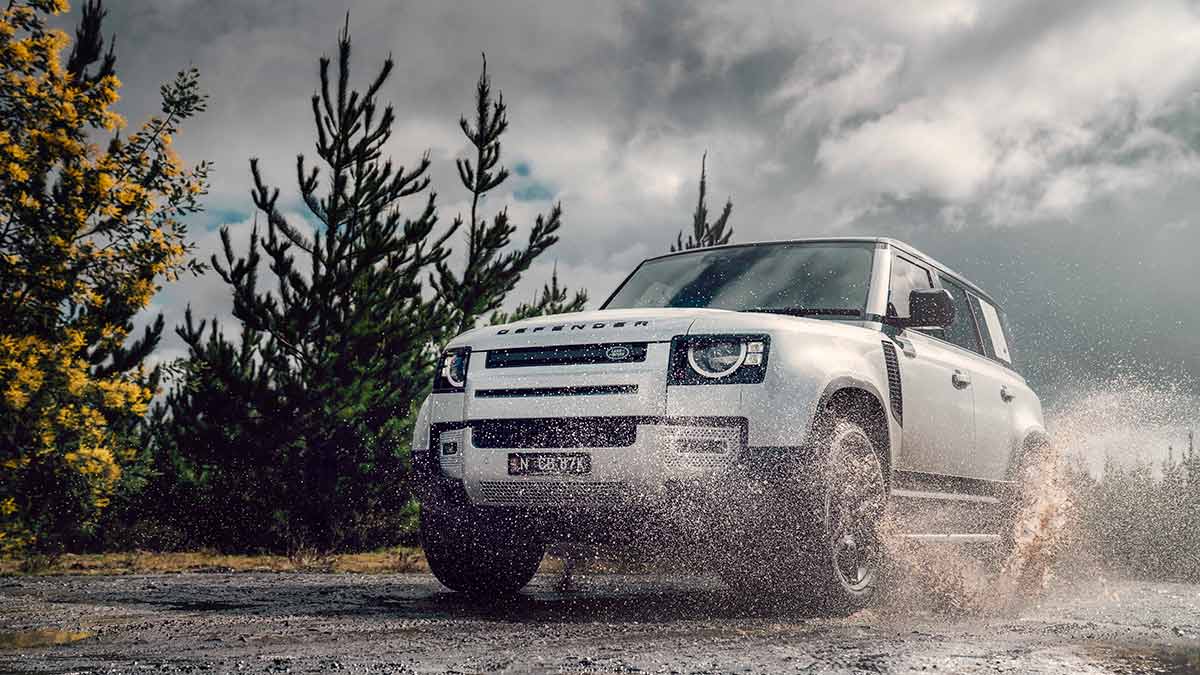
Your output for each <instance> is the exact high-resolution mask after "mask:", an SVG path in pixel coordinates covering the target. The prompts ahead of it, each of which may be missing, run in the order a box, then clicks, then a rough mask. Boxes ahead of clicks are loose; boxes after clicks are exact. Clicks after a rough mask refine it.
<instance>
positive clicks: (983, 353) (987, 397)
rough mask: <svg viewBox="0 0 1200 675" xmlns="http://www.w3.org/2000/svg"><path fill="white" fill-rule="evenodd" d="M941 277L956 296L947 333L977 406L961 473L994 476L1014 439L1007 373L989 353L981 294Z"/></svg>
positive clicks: (1001, 470) (947, 288)
mask: <svg viewBox="0 0 1200 675" xmlns="http://www.w3.org/2000/svg"><path fill="white" fill-rule="evenodd" d="M939 281H940V283H941V285H942V288H945V289H946V290H948V291H950V294H951V295H952V296H953V297H954V324H953V325H951V326H950V327H949V328H948V329H946V331H945V334H944V336H943V337H944V338H945V340H946V341H947V342H949V343H951V344H953V345H954V347H955V348H956V349H955V351H956V352H958V353H959V354H960V356H961V358H962V361H961V364H962V366H961V367H962V369H963V371H964V372H965V373H966V379H967V384H966V388H969V389H970V390H971V392H972V400H973V401H974V406H975V416H974V419H975V436H974V441H973V443H972V447H971V451H970V453H969V455H968V457H966V458H964V462H963V464H962V465H961V466H960V467H959V470H958V472H957V475H959V476H966V477H969V478H990V477H993V476H994V475H995V473H996V472H997V471H999V472H1000V473H1003V468H1002V467H1004V466H1007V463H1008V457H1009V449H1010V445H1011V442H1012V419H1011V416H1010V412H1009V406H1008V405H1007V399H1005V398H1003V396H1002V391H1007V389H1006V388H1005V382H1006V380H1005V378H1006V373H1005V372H1004V368H1003V367H1001V366H1000V365H999V364H998V363H996V362H995V361H992V360H991V359H990V358H989V357H988V350H989V346H988V345H987V344H986V342H985V339H984V335H985V334H984V333H982V332H981V331H980V324H981V318H980V314H981V312H980V310H979V309H978V308H979V306H980V305H979V302H980V301H979V298H977V297H975V295H974V294H973V293H971V292H970V291H968V290H967V289H966V287H965V286H963V284H961V283H959V282H958V281H956V280H955V279H953V278H952V277H949V276H947V275H945V274H940V275H939ZM989 306H990V305H989ZM991 349H994V347H991ZM1005 351H1007V349H1006V350H1005Z"/></svg>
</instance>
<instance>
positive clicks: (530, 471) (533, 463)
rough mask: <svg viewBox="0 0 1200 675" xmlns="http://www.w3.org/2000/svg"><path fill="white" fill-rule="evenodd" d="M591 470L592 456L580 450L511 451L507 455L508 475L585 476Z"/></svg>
mask: <svg viewBox="0 0 1200 675" xmlns="http://www.w3.org/2000/svg"><path fill="white" fill-rule="evenodd" d="M591 472H592V456H591V455H589V454H586V453H582V452H579V453H560V452H556V453H548V452H512V453H509V455H508V475H510V476H585V475H587V474H589V473H591Z"/></svg>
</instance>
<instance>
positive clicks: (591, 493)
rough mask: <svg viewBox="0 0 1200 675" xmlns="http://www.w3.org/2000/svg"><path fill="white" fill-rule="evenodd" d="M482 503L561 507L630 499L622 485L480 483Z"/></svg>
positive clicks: (609, 483) (624, 486)
mask: <svg viewBox="0 0 1200 675" xmlns="http://www.w3.org/2000/svg"><path fill="white" fill-rule="evenodd" d="M479 490H480V492H481V493H482V494H483V499H484V501H487V502H491V503H493V504H521V505H531V504H562V503H573V502H616V501H620V500H622V499H626V498H628V497H629V486H628V485H627V484H625V483H615V482H607V483H582V482H581V483H560V482H554V483H551V482H537V483H534V482H529V483H517V482H502V481H483V482H481V483H480V484H479Z"/></svg>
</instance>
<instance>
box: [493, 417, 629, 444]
mask: <svg viewBox="0 0 1200 675" xmlns="http://www.w3.org/2000/svg"><path fill="white" fill-rule="evenodd" d="M636 440H637V418H634V417H567V418H535V419H511V420H480V421H477V422H472V423H471V444H472V445H473V446H474V447H476V448H496V449H517V448H627V447H630V446H631V445H633V443H634V441H636Z"/></svg>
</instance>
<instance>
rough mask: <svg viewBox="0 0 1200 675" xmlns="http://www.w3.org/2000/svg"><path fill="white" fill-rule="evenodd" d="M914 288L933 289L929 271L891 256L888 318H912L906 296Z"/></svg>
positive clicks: (905, 259)
mask: <svg viewBox="0 0 1200 675" xmlns="http://www.w3.org/2000/svg"><path fill="white" fill-rule="evenodd" d="M916 288H933V280H932V279H931V278H930V277H929V270H927V269H925V268H924V267H921V266H920V265H917V264H916V263H914V262H912V261H910V260H908V259H907V258H902V257H900V256H898V255H897V256H892V278H891V281H890V283H889V284H888V304H887V313H888V316H894V317H900V318H904V319H907V318H909V317H910V316H912V313H911V312H910V311H909V309H908V294H909V293H911V292H912V291H913V289H916Z"/></svg>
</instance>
